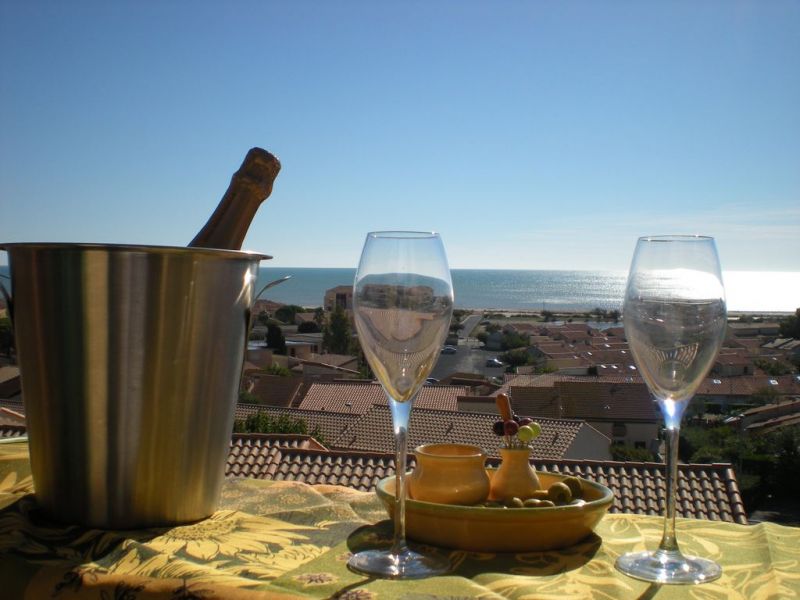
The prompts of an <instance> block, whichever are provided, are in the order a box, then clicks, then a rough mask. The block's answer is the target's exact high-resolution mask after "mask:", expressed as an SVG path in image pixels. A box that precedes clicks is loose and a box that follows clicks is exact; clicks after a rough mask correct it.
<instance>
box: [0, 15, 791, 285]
mask: <svg viewBox="0 0 800 600" xmlns="http://www.w3.org/2000/svg"><path fill="white" fill-rule="evenodd" d="M798 59H800V3H798V2H781V1H773V2H736V1H724V2H688V1H685V2H661V3H653V2H647V3H638V2H492V3H490V2H481V3H477V2H469V1H457V2H455V1H454V2H404V3H374V2H332V3H323V2H226V3H223V2H214V3H203V2H170V1H167V2H149V3H147V2H137V3H126V2H116V3H90V2H74V3H40V2H8V1H7V0H3V1H2V2H0V241H74V242H79V241H80V242H114V243H147V244H168V245H184V244H186V243H188V242H189V240H191V239H192V237H193V236H194V234H195V232H196V231H197V230H198V229H199V228H200V227H201V226H202V225H203V223H204V222H205V220H206V219H207V217H208V216H209V215H210V214H211V212H212V211H213V209H214V207H215V206H216V204H217V202H218V201H219V198H220V197H221V195H222V193H223V192H224V191H225V188H226V187H227V184H228V181H229V178H230V175H231V174H232V173H233V172H234V171H235V170H236V169H237V168H238V166H239V164H240V162H241V160H242V158H243V157H244V155H245V153H246V152H247V150H248V148H250V147H251V146H255V145H258V146H262V147H264V148H267V149H269V150H271V151H273V152H274V153H275V154H277V155H278V156H279V157H280V159H281V161H282V163H283V169H282V172H281V174H280V176H279V178H278V181H277V182H276V185H275V189H274V191H273V195H272V197H271V198H270V199H269V200H268V202H267V203H266V204H265V205H263V206H262V207H261V210H260V211H259V214H258V216H257V217H256V220H255V222H254V223H253V225H252V228H251V230H250V233H249V235H248V238H247V240H246V241H245V247H246V248H248V249H252V250H258V251H263V252H266V253H269V254H272V255H274V256H275V259H274V260H273V261H272V265H274V266H287V267H289V266H316V267H327V266H339V267H351V266H355V265H356V263H357V261H358V255H359V252H360V248H361V245H362V242H363V239H364V234H365V233H366V232H367V231H369V230H375V229H432V230H437V231H440V232H442V234H443V236H444V240H445V243H446V246H447V249H448V254H449V258H450V263H451V266H453V267H461V268H527V269H600V268H608V269H618V270H624V269H627V267H628V264H629V262H630V257H631V253H632V251H633V248H634V244H635V240H636V237H637V236H639V235H643V234H653V233H684V232H685V233H704V234H708V235H713V236H715V237H716V238H717V240H718V246H719V250H720V255H721V259H722V262H723V268H725V269H727V270H793V271H795V270H800V269H798V267H797V259H798V256H800V68H798V62H800V61H799V60H798ZM0 260H3V259H0Z"/></svg>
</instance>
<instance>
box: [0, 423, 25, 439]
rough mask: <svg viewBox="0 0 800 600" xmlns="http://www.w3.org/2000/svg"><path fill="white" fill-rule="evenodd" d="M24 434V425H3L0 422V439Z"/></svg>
mask: <svg viewBox="0 0 800 600" xmlns="http://www.w3.org/2000/svg"><path fill="white" fill-rule="evenodd" d="M25 434H26V428H25V426H24V425H5V424H3V423H0V439H2V438H12V437H22V436H23V435H25Z"/></svg>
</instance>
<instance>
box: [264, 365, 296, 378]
mask: <svg viewBox="0 0 800 600" xmlns="http://www.w3.org/2000/svg"><path fill="white" fill-rule="evenodd" d="M264 373H266V374H267V375H276V376H277V377H290V376H291V374H292V372H291V371H290V370H289V369H287V368H286V367H282V366H281V365H278V364H271V365H270V366H268V367H267V368H266V369H264Z"/></svg>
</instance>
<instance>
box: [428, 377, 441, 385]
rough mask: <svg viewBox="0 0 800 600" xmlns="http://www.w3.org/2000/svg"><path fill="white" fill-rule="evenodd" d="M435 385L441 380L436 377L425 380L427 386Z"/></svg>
mask: <svg viewBox="0 0 800 600" xmlns="http://www.w3.org/2000/svg"><path fill="white" fill-rule="evenodd" d="M435 383H439V380H438V379H436V377H428V378H427V379H426V380H425V385H434V384H435Z"/></svg>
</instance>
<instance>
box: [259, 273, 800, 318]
mask: <svg viewBox="0 0 800 600" xmlns="http://www.w3.org/2000/svg"><path fill="white" fill-rule="evenodd" d="M286 275H289V276H291V278H290V279H288V280H286V281H285V282H283V283H281V284H280V285H277V286H275V287H272V288H270V289H269V290H267V292H266V294H265V297H266V298H267V299H269V300H274V301H276V302H283V303H285V304H297V305H299V306H307V307H312V306H321V305H322V302H323V297H324V295H325V290H328V289H330V288H332V287H336V286H337V285H352V284H353V280H354V279H355V269H313V268H304V269H299V268H295V269H291V268H281V267H261V269H260V270H259V276H258V280H259V281H258V283H259V287H258V289H261V286H263V285H265V284H266V283H268V282H270V281H273V280H275V279H278V278H280V277H285V276H286ZM451 276H452V278H453V291H454V294H455V306H456V307H457V308H469V309H497V310H503V311H515V310H519V311H541V310H550V311H573V312H581V311H591V310H593V309H595V308H602V309H605V310H613V309H621V308H622V299H623V296H624V293H625V283H626V280H627V272H626V271H545V270H538V271H524V270H502V269H452V270H451ZM723 280H724V283H725V287H726V295H727V302H728V310H729V311H735V312H756V313H758V312H760V313H793V312H794V311H795V309H797V308H798V307H800V272H765V271H726V272H724V273H723Z"/></svg>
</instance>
